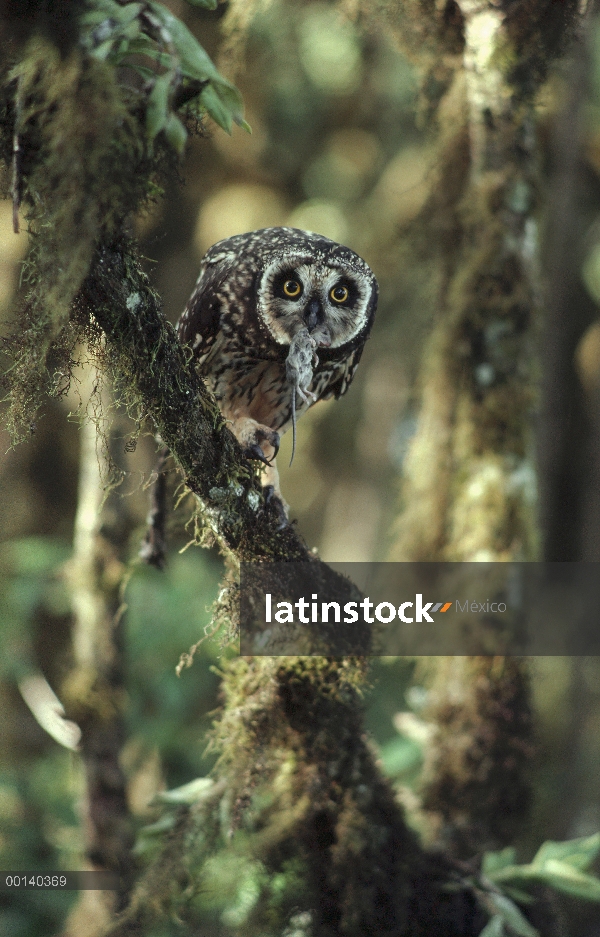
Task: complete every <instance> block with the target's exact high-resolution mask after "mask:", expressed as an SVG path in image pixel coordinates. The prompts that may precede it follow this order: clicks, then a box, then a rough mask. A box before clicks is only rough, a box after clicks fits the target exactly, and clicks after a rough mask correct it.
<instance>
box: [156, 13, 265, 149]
mask: <svg viewBox="0 0 600 937" xmlns="http://www.w3.org/2000/svg"><path fill="white" fill-rule="evenodd" d="M149 6H150V7H151V9H152V10H153V11H154V13H155V14H156V16H157V17H158V18H159V19H160V20H161V22H162V23H163V25H164V27H165V28H166V29H167V30H168V32H169V34H170V36H171V39H172V41H173V45H174V46H175V49H176V51H177V54H178V55H179V58H180V68H181V72H182V74H183V75H185V76H186V77H187V78H195V79H196V80H197V81H207V80H208V81H210V82H211V85H212V94H211V93H209V94H208V95H207V96H206V98H207V99H206V100H202V104H203V105H204V107H205V108H206V110H207V111H208V113H209V114H210V116H211V117H212V118H213V119H214V120H215V121H216V122H217V123H218V124H219V126H220V127H222V128H223V129H224V130H226V131H227V132H228V133H230V132H231V124H232V122H235V123H237V124H240V126H242V125H244V124H245V121H244V118H243V103H242V96H241V94H240V92H239V91H238V89H237V88H236V87H235V86H234V85H232V84H231V83H230V82H229V81H227V80H226V79H225V78H223V76H222V75H221V74H220V73H219V71H218V70H217V68H216V67H215V65H214V64H213V62H212V61H211V59H210V57H209V55H208V54H207V53H206V52H205V50H204V49H203V48H202V46H201V45H200V43H199V42H198V41H197V39H196V38H195V36H193V35H192V33H191V32H190V31H189V29H188V28H187V26H186V25H185V24H184V23H182V22H181V20H179V19H177V17H176V16H173V14H172V13H171V12H170V10H167V9H166V7H163V5H162V4H161V3H156V2H155V0H149ZM208 90H209V89H208V88H205V89H204V91H203V92H202V98H203V99H204V97H205V95H206V92H207V91H208ZM246 126H247V125H246Z"/></svg>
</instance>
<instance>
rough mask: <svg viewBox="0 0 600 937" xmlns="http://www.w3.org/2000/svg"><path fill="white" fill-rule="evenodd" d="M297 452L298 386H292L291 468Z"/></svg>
mask: <svg viewBox="0 0 600 937" xmlns="http://www.w3.org/2000/svg"><path fill="white" fill-rule="evenodd" d="M295 452H296V386H295V384H292V458H291V459H290V467H291V465H292V462H293V461H294V453H295Z"/></svg>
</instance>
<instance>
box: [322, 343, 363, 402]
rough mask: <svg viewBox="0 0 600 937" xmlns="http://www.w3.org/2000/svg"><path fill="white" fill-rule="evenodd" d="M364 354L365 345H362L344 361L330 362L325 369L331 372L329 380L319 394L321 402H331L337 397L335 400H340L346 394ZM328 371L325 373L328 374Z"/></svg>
mask: <svg viewBox="0 0 600 937" xmlns="http://www.w3.org/2000/svg"><path fill="white" fill-rule="evenodd" d="M362 352H363V345H360V346H359V347H358V348H355V349H354V351H351V352H350V354H349V355H348V357H347V358H345V359H344V360H343V361H341V362H339V363H337V364H334V363H333V362H330V363H328V364H326V365H325V368H326V369H327V371H328V372H329V374H328V380H327V382H326V384H325V386H324V387H323V390H322V391H320V392H319V393H318V398H319V400H329V399H330V398H331V397H335V399H336V400H338V399H339V398H340V397H341V396H342V395H343V394H345V393H346V391H347V390H348V388H349V387H350V384H351V383H352V379H353V377H354V374H355V372H356V369H357V367H358V362H359V361H360V358H361V355H362ZM327 371H326V372H325V373H327Z"/></svg>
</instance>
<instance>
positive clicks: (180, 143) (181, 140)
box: [164, 113, 188, 154]
mask: <svg viewBox="0 0 600 937" xmlns="http://www.w3.org/2000/svg"><path fill="white" fill-rule="evenodd" d="M164 131H165V136H166V138H167V140H168V141H169V143H170V144H171V146H172V147H173V149H174V150H176V152H177V153H179V154H181V153H183V151H184V149H185V144H186V141H187V137H188V134H187V130H186V129H185V127H184V126H183V124H182V123H181V121H180V120H179V117H177V116H176V115H175V114H173V113H171V114H169V116H168V117H167V122H166V124H165V127H164Z"/></svg>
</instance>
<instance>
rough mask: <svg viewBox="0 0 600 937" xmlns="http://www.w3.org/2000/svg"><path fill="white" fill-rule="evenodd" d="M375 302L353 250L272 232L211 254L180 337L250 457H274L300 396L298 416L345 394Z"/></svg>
mask: <svg viewBox="0 0 600 937" xmlns="http://www.w3.org/2000/svg"><path fill="white" fill-rule="evenodd" d="M376 304H377V282H376V280H375V277H374V276H373V273H372V272H371V270H370V268H369V267H368V265H367V264H366V263H365V262H364V261H363V260H361V258H360V257H358V255H357V254H355V253H354V252H353V251H351V250H349V248H347V247H342V246H341V245H339V244H336V243H335V242H334V241H330V240H329V239H328V238H325V237H322V236H321V235H317V234H311V233H309V232H306V231H300V230H297V229H295V228H264V229H262V230H260V231H253V232H250V233H248V234H240V235H236V236H235V237H231V238H227V239H226V240H224V241H219V243H217V244H214V245H213V246H212V247H211V248H210V250H208V251H207V253H206V255H205V257H204V259H203V261H202V265H201V268H200V275H199V277H198V282H197V284H196V288H195V290H194V292H193V294H192V296H191V298H190V300H189V302H188V304H187V306H186V309H185V311H184V313H183V315H182V316H181V319H180V320H179V325H178V335H179V338H180V340H181V341H182V342H185V343H187V344H189V345H190V346H191V348H192V350H193V354H194V360H195V362H196V367H197V368H198V370H199V372H200V373H201V374H202V376H203V377H204V378H205V379H206V381H207V383H208V385H209V387H210V388H211V390H212V391H213V393H214V394H215V397H216V398H217V401H218V403H219V407H220V409H221V411H222V413H223V415H224V416H225V418H226V419H227V420H230V421H231V423H230V424H229V426H230V428H231V430H232V431H233V432H234V433H235V435H236V436H237V438H238V440H239V441H240V443H241V444H242V446H243V448H244V449H245V451H246V453H247V454H248V456H249V457H251V458H261V456H262V457H264V458H265V459H266V460H271V459H272V458H273V457H274V455H275V454H276V452H277V449H278V446H279V436H280V435H282V434H283V433H284V432H286V430H287V429H288V428H289V426H290V425H291V423H292V405H293V400H292V398H293V392H294V395H295V403H296V411H297V413H298V415H299V414H300V413H301V412H303V411H305V410H306V409H308V407H309V406H312V404H313V403H315V402H316V401H317V400H323V399H327V398H329V397H331V396H335V397H336V398H337V397H340V396H341V395H342V394H344V393H345V392H346V390H347V389H348V387H349V385H350V383H351V381H352V378H353V377H354V372H355V370H356V367H357V365H358V362H359V360H360V357H361V354H362V351H363V348H364V344H365V341H366V340H367V338H368V335H369V332H370V330H371V326H372V323H373V317H374V314H375V309H376ZM301 330H304V331H303V332H302V334H300V333H301ZM294 340H295V341H294ZM290 347H291V348H292V351H291V352H290ZM311 355H314V358H313V361H312V363H309V359H310V357H311ZM311 372H312V373H311ZM293 375H295V376H293ZM300 375H301V376H300ZM271 480H272V479H271ZM274 484H276V478H275V481H274Z"/></svg>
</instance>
